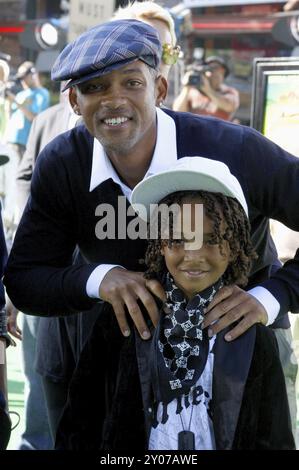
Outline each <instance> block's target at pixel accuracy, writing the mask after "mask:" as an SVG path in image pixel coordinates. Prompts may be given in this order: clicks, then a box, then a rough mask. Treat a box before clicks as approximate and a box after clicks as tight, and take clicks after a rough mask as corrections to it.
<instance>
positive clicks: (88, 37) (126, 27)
mask: <svg viewBox="0 0 299 470" xmlns="http://www.w3.org/2000/svg"><path fill="white" fill-rule="evenodd" d="M161 54H162V46H161V43H160V41H159V36H158V33H157V31H156V30H155V29H154V28H153V27H152V26H150V25H148V24H146V23H143V22H142V21H138V20H131V19H130V20H115V21H108V22H107V23H103V24H100V25H98V26H95V27H94V28H91V29H89V30H88V31H85V32H84V33H83V34H81V35H80V36H79V37H78V38H77V39H76V40H75V41H73V42H72V43H70V44H68V45H67V46H66V47H65V48H64V49H63V51H62V52H61V53H60V54H59V56H58V57H57V59H56V61H55V63H54V65H53V68H52V80H70V81H69V83H68V84H67V86H66V87H65V88H64V90H66V89H67V88H69V87H71V86H73V85H77V84H79V83H83V82H86V81H87V80H90V79H91V78H94V77H98V76H99V75H104V74H107V73H109V72H112V71H113V70H116V69H118V68H120V67H123V66H125V65H127V64H129V63H130V62H133V61H135V60H142V61H143V62H145V63H146V64H147V65H148V66H149V67H152V68H154V69H158V67H159V63H160V58H161Z"/></svg>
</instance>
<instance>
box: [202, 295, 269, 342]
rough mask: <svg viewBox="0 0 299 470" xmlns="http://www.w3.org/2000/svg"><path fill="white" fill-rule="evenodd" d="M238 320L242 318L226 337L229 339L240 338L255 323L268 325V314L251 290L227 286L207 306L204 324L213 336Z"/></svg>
mask: <svg viewBox="0 0 299 470" xmlns="http://www.w3.org/2000/svg"><path fill="white" fill-rule="evenodd" d="M237 320H240V321H239V323H238V324H237V325H236V326H235V327H234V328H233V329H232V330H231V331H229V333H227V334H226V335H225V337H224V338H225V339H226V340H227V341H232V340H234V339H236V338H238V337H239V336H241V335H242V334H243V333H245V331H246V330H248V329H249V328H250V327H251V326H252V325H254V324H255V323H262V324H263V325H266V324H267V321H268V315H267V312H266V310H265V308H264V307H263V305H262V304H261V303H260V302H259V301H258V300H257V299H256V298H255V297H253V295H251V294H249V292H246V291H244V290H243V289H241V288H240V287H238V286H225V287H223V288H222V289H220V291H219V292H218V293H217V294H216V295H215V297H214V299H213V300H212V302H211V303H210V305H209V307H208V308H207V310H206V314H205V320H204V325H203V326H204V328H209V330H208V331H209V333H210V332H211V334H210V336H212V335H213V334H217V333H219V332H220V331H222V330H223V329H224V328H226V327H227V326H229V325H231V324H232V323H234V322H235V321H237ZM213 322H215V323H213ZM212 323H213V324H212Z"/></svg>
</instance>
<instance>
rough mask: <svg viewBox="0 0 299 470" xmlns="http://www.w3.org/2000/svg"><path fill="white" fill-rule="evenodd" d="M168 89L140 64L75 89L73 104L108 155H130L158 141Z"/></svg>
mask: <svg viewBox="0 0 299 470" xmlns="http://www.w3.org/2000/svg"><path fill="white" fill-rule="evenodd" d="M166 88H167V86H166V84H165V80H163V79H161V77H159V78H155V76H154V75H153V74H152V72H151V71H150V70H149V67H148V66H147V65H146V64H144V63H143V62H141V61H139V60H138V61H136V62H133V63H131V64H128V65H126V66H124V67H122V68H120V69H118V70H115V71H113V72H111V73H109V74H107V75H103V76H100V77H97V78H94V79H91V80H89V81H88V82H85V83H82V84H80V85H78V86H76V87H75V88H72V89H71V91H70V102H71V105H72V107H73V108H74V109H75V111H77V112H78V114H81V115H82V117H83V119H84V122H85V125H86V127H87V129H88V130H89V132H90V133H91V134H92V135H93V136H94V137H95V138H96V139H98V140H99V141H100V143H101V144H102V145H103V147H104V148H105V150H106V152H107V153H108V155H109V152H118V153H128V152H131V151H132V150H133V149H134V148H136V146H142V145H143V144H144V145H146V143H147V142H152V140H153V139H155V128H156V110H155V105H156V101H157V100H158V101H159V100H161V99H163V98H164V96H162V95H163V94H166Z"/></svg>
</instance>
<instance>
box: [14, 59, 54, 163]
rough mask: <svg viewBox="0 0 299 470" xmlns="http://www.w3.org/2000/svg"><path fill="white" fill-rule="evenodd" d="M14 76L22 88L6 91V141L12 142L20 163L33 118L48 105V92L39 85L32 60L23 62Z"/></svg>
mask: <svg viewBox="0 0 299 470" xmlns="http://www.w3.org/2000/svg"><path fill="white" fill-rule="evenodd" d="M15 78H16V79H17V80H19V81H20V83H21V86H22V88H23V89H22V91H20V92H19V93H17V94H16V95H14V94H13V93H11V92H10V91H7V93H6V96H7V99H8V100H9V101H10V103H11V116H10V121H9V129H8V135H7V141H8V142H9V143H11V144H12V146H13V149H14V151H15V152H16V153H17V155H18V163H20V161H21V160H22V157H23V154H24V152H25V148H26V143H27V139H28V135H29V131H30V127H31V124H32V121H33V119H34V118H35V116H36V115H37V114H38V113H40V112H41V111H43V110H44V109H46V108H47V107H48V106H49V92H48V90H46V88H43V87H42V86H41V83H40V80H39V75H38V73H37V71H36V69H35V67H34V64H33V63H32V62H29V61H26V62H23V63H22V64H21V65H20V66H19V68H18V72H17V74H16V77H15Z"/></svg>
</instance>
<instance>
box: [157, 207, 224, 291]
mask: <svg viewBox="0 0 299 470" xmlns="http://www.w3.org/2000/svg"><path fill="white" fill-rule="evenodd" d="M183 203H184V204H186V203H187V204H190V205H191V211H190V217H191V221H190V222H189V223H185V221H184V223H183V224H182V223H180V222H178V225H180V227H174V233H176V238H178V237H177V233H178V230H180V233H181V226H183V227H188V226H189V227H190V229H191V230H190V231H189V233H183V234H182V236H181V240H176V241H175V243H173V244H172V246H171V247H169V246H168V245H167V242H166V241H165V242H164V243H163V246H162V249H161V253H162V255H163V256H164V258H165V263H166V266H167V269H168V271H169V272H170V274H171V276H172V277H173V279H174V281H175V283H176V285H177V287H178V288H180V289H181V290H182V291H183V292H184V294H185V295H186V297H187V298H188V299H191V298H192V297H194V295H195V294H197V293H199V292H201V291H203V290H204V289H206V288H207V287H209V286H211V285H212V284H214V283H215V282H216V281H217V280H218V279H219V278H220V277H221V276H222V275H223V274H224V272H225V271H226V269H227V267H228V265H229V262H230V249H229V245H228V243H227V242H226V241H223V243H222V247H221V251H222V253H221V251H220V246H219V244H216V245H215V244H213V245H212V244H209V240H210V239H211V237H212V235H213V233H214V229H213V222H212V220H211V219H209V218H208V217H207V216H206V215H205V211H203V224H202V225H203V226H202V227H201V226H200V227H196V224H195V222H196V221H197V220H198V217H197V218H196V211H197V210H198V208H197V207H196V205H198V204H202V203H203V201H202V200H201V199H200V198H198V199H192V200H188V199H185V200H184V201H183ZM197 225H198V224H197ZM195 230H203V244H202V246H201V248H199V249H198V247H195V249H192V242H190V241H188V242H187V243H186V241H185V240H190V238H191V237H190V235H191V234H192V232H193V234H194V231H195ZM221 231H222V232H224V221H223V220H222V222H221ZM194 243H195V242H194Z"/></svg>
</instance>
